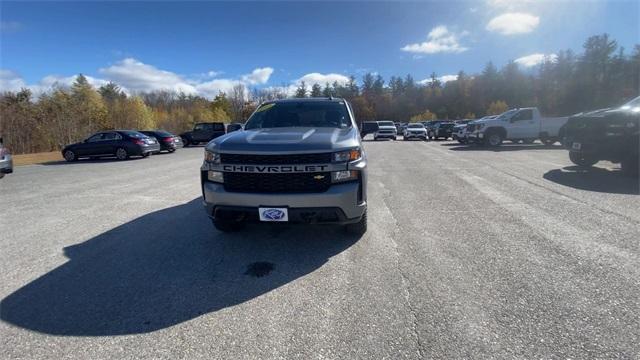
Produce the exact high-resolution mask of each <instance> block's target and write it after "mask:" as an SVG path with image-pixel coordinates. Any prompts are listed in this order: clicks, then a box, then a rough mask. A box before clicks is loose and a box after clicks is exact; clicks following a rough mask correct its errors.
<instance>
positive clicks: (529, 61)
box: [514, 53, 558, 67]
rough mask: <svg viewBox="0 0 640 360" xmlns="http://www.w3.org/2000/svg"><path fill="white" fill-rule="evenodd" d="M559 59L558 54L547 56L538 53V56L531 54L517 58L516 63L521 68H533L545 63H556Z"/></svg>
mask: <svg viewBox="0 0 640 360" xmlns="http://www.w3.org/2000/svg"><path fill="white" fill-rule="evenodd" d="M557 58H558V56H557V55H556V54H548V55H545V54H540V53H537V54H531V55H527V56H523V57H520V58H517V59H515V60H514V62H515V63H517V64H518V65H520V66H524V67H532V66H536V65H539V64H542V63H543V62H545V61H552V62H553V61H556V59H557Z"/></svg>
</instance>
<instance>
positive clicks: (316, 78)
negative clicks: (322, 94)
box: [294, 72, 349, 88]
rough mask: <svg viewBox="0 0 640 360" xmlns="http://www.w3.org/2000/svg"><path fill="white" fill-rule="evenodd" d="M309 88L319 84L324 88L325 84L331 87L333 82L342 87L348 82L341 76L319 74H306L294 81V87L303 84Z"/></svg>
mask: <svg viewBox="0 0 640 360" xmlns="http://www.w3.org/2000/svg"><path fill="white" fill-rule="evenodd" d="M303 81H304V83H305V84H306V85H307V86H308V87H309V88H310V87H311V86H313V84H319V85H320V86H324V85H325V84H326V83H329V84H331V85H333V83H334V82H336V81H337V82H338V84H340V85H344V84H346V83H347V82H349V78H348V77H346V76H344V75H342V74H335V73H329V74H321V73H317V72H314V73H308V74H306V75H304V76H302V77H301V78H299V79H297V80H295V81H294V83H295V85H299V84H300V83H301V82H303Z"/></svg>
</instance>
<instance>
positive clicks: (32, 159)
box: [13, 151, 63, 166]
mask: <svg viewBox="0 0 640 360" xmlns="http://www.w3.org/2000/svg"><path fill="white" fill-rule="evenodd" d="M61 160H63V159H62V155H61V154H60V152H59V151H50V152H42V153H33V154H22V155H13V165H14V166H20V165H31V164H43V163H47V162H53V161H61Z"/></svg>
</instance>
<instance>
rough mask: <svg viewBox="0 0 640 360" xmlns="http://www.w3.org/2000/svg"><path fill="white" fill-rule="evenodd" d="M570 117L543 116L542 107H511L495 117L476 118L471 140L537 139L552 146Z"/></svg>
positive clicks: (493, 143) (497, 143)
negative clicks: (540, 108) (486, 118)
mask: <svg viewBox="0 0 640 360" xmlns="http://www.w3.org/2000/svg"><path fill="white" fill-rule="evenodd" d="M567 119H568V118H567V117H543V116H541V115H540V111H539V110H538V108H535V107H529V108H520V109H511V110H508V111H506V112H504V113H502V114H500V115H499V116H497V117H496V118H494V119H488V120H478V121H474V123H475V129H474V132H473V133H469V134H468V136H467V137H468V139H470V140H471V141H473V142H477V143H480V144H486V145H490V146H500V144H502V142H503V141H504V140H511V141H513V142H518V141H523V142H525V143H531V142H533V141H535V140H537V139H539V140H540V141H542V142H543V143H544V144H547V145H551V144H553V143H554V142H556V141H558V140H560V139H559V132H560V128H561V127H562V125H564V124H565V123H566V122H567Z"/></svg>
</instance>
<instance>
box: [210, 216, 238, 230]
mask: <svg viewBox="0 0 640 360" xmlns="http://www.w3.org/2000/svg"><path fill="white" fill-rule="evenodd" d="M211 222H212V223H213V226H215V228H216V229H218V231H221V232H235V231H239V230H241V229H242V227H243V225H244V224H243V223H241V222H239V221H235V220H226V219H224V220H223V219H213V220H211Z"/></svg>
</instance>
